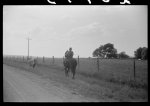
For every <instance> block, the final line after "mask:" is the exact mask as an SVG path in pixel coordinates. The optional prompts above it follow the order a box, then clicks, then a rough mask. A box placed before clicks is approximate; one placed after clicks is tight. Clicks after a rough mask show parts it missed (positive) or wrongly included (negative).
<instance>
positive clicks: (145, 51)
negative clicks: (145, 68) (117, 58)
mask: <svg viewBox="0 0 150 106" xmlns="http://www.w3.org/2000/svg"><path fill="white" fill-rule="evenodd" d="M147 52H148V49H147V48H146V47H143V49H142V52H141V57H142V59H143V60H145V59H147Z"/></svg>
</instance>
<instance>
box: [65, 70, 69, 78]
mask: <svg viewBox="0 0 150 106" xmlns="http://www.w3.org/2000/svg"><path fill="white" fill-rule="evenodd" d="M65 75H66V77H68V76H69V75H68V69H67V68H65Z"/></svg>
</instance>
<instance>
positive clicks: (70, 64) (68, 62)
mask: <svg viewBox="0 0 150 106" xmlns="http://www.w3.org/2000/svg"><path fill="white" fill-rule="evenodd" d="M63 64H64V67H65V75H66V77H68V76H69V74H68V72H69V71H70V70H71V72H72V75H73V76H72V79H75V71H76V66H77V61H76V59H74V58H71V59H67V58H66V59H64V61H63Z"/></svg>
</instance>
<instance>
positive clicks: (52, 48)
mask: <svg viewBox="0 0 150 106" xmlns="http://www.w3.org/2000/svg"><path fill="white" fill-rule="evenodd" d="M48 1H53V2H54V1H55V0H47V1H46V2H48ZM57 1H58V0H57ZM66 1H67V0H66ZM68 1H69V3H71V1H72V0H68ZM87 1H88V2H89V3H92V0H91V1H90V0H87ZM104 1H107V0H104ZM126 1H129V0H126ZM128 3H129V2H128ZM54 4H55V3H54ZM2 17H3V21H2V23H3V28H2V30H3V102H63V103H64V102H148V6H147V5H3V16H2Z"/></svg>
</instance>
